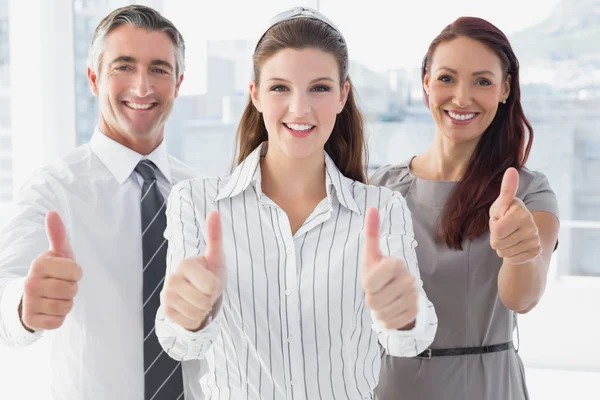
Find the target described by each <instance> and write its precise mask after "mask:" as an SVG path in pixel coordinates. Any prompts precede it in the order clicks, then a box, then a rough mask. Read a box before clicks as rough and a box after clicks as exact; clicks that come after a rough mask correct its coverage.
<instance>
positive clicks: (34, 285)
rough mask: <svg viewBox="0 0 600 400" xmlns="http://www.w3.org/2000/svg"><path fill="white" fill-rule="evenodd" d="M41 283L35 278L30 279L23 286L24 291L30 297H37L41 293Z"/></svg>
mask: <svg viewBox="0 0 600 400" xmlns="http://www.w3.org/2000/svg"><path fill="white" fill-rule="evenodd" d="M39 287H40V282H39V279H37V278H35V277H28V278H27V279H26V280H25V283H24V284H23V291H24V292H25V293H26V294H28V295H35V294H36V293H37V292H38V291H39Z"/></svg>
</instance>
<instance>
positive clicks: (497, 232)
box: [490, 218, 519, 249]
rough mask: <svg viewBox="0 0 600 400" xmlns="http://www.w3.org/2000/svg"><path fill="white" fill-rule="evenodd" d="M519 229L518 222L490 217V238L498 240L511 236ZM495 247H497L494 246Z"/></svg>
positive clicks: (494, 240)
mask: <svg viewBox="0 0 600 400" xmlns="http://www.w3.org/2000/svg"><path fill="white" fill-rule="evenodd" d="M518 231H519V222H518V221H515V220H512V219H506V218H503V219H501V220H499V219H498V220H495V219H490V240H491V241H492V242H494V243H495V242H500V241H503V240H506V239H508V238H510V237H511V236H513V235H514V234H515V233H516V232H518ZM494 248H495V249H497V247H494Z"/></svg>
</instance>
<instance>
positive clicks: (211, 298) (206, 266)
mask: <svg viewBox="0 0 600 400" xmlns="http://www.w3.org/2000/svg"><path fill="white" fill-rule="evenodd" d="M226 279H227V277H226V268H225V256H224V254H223V238H222V233H221V220H220V216H219V213H218V212H216V211H213V212H211V213H210V214H208V216H207V218H206V251H205V252H204V254H203V255H201V256H198V257H192V258H188V259H185V260H183V261H182V262H181V263H180V264H179V265H178V266H177V269H176V270H175V271H174V272H173V274H172V275H171V276H169V277H168V278H167V281H166V283H165V286H164V288H163V290H162V292H161V301H162V306H163V309H164V313H165V316H166V317H167V318H169V319H170V320H171V321H173V322H175V323H176V324H177V325H179V326H182V327H183V328H185V329H187V330H188V331H194V332H195V331H198V330H200V329H201V328H203V327H204V325H205V322H206V321H205V320H206V318H207V317H208V315H209V314H210V312H211V311H212V308H213V306H214V304H215V303H216V301H217V300H218V299H219V298H220V297H221V294H222V293H223V289H224V288H225V283H226Z"/></svg>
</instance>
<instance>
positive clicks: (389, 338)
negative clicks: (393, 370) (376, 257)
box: [371, 192, 438, 357]
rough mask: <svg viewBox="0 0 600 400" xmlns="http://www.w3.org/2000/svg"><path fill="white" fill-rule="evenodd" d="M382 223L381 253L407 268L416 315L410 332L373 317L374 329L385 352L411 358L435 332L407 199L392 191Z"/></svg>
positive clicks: (427, 345) (434, 319)
mask: <svg viewBox="0 0 600 400" xmlns="http://www.w3.org/2000/svg"><path fill="white" fill-rule="evenodd" d="M382 212H383V214H382V223H381V238H380V243H381V251H382V253H383V255H384V256H388V257H395V258H398V259H400V260H403V261H404V263H405V264H406V268H407V269H408V271H409V272H410V274H411V275H413V276H414V277H415V280H416V284H417V287H418V290H419V299H418V313H417V318H416V321H415V326H414V328H413V329H410V330H407V331H400V330H393V329H385V328H383V326H382V324H381V323H380V322H379V321H377V319H376V318H375V317H374V315H373V314H371V315H372V318H373V330H374V331H375V332H377V334H378V337H379V343H381V345H382V346H383V348H384V349H385V351H386V352H387V353H388V354H390V355H392V356H396V357H414V356H416V355H417V354H419V353H421V352H422V351H424V350H426V349H427V348H428V347H429V345H431V343H432V342H433V339H434V337H435V333H436V331H437V325H438V320H437V315H436V313H435V308H434V306H433V304H432V303H431V302H430V301H429V299H428V298H427V295H426V294H425V291H424V290H423V281H422V280H421V276H420V273H419V265H418V262H417V255H416V252H415V248H416V246H417V242H416V240H415V238H414V232H413V225H412V217H411V213H410V210H409V209H408V206H407V204H406V200H405V199H404V198H403V197H402V196H401V195H400V193H398V192H394V193H393V195H392V198H391V199H390V201H389V202H388V204H387V206H386V207H385V209H384V210H382Z"/></svg>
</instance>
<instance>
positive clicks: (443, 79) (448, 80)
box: [438, 75, 452, 83]
mask: <svg viewBox="0 0 600 400" xmlns="http://www.w3.org/2000/svg"><path fill="white" fill-rule="evenodd" d="M438 81H440V82H444V83H451V82H452V77H450V76H448V75H442V76H440V77H439V78H438Z"/></svg>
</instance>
